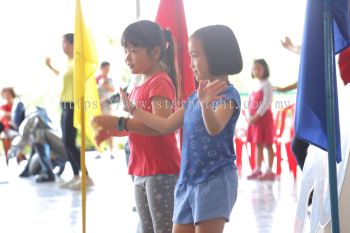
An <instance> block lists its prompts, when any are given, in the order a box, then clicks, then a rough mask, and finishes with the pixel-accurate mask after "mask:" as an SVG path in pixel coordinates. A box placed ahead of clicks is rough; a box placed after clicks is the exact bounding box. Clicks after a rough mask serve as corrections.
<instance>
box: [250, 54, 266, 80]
mask: <svg viewBox="0 0 350 233" xmlns="http://www.w3.org/2000/svg"><path fill="white" fill-rule="evenodd" d="M255 64H260V65H261V66H262V67H263V69H264V79H268V78H269V77H270V68H269V65H268V64H267V62H266V61H265V59H255V60H254V61H253V65H255ZM251 76H252V78H254V74H253V70H252V73H251Z"/></svg>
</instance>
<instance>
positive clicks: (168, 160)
mask: <svg viewBox="0 0 350 233" xmlns="http://www.w3.org/2000/svg"><path fill="white" fill-rule="evenodd" d="M122 45H123V47H124V49H125V62H126V63H127V65H128V66H129V68H130V70H131V73H132V74H142V78H141V80H140V82H139V83H138V84H137V85H136V86H135V87H134V89H133V90H132V91H131V93H130V95H129V97H130V99H131V100H132V101H133V102H135V103H136V104H137V105H139V106H140V108H143V109H144V110H145V111H147V112H148V113H149V114H151V115H152V116H158V117H160V118H167V117H169V116H170V115H171V113H172V111H173V108H172V103H173V102H175V101H176V87H177V78H176V72H175V63H174V49H175V47H174V42H173V40H172V36H171V34H170V31H167V30H162V29H161V28H160V27H159V25H158V24H156V23H154V22H151V21H147V20H142V21H138V22H136V23H133V24H130V25H129V26H128V27H127V28H126V29H125V31H124V33H123V36H122ZM94 122H95V123H94V124H95V125H96V126H97V128H99V127H101V126H103V129H104V130H103V131H100V133H99V135H97V142H98V143H100V142H101V141H102V140H105V139H107V138H109V137H110V136H129V144H130V153H131V154H130V161H129V174H130V175H133V176H134V186H135V201H136V208H137V212H138V214H139V217H140V223H141V232H142V233H160V232H162V233H171V230H172V225H173V223H172V214H173V207H174V188H175V184H176V182H177V180H178V174H179V170H180V152H179V150H178V147H177V142H176V137H175V133H172V132H169V133H168V134H165V135H160V134H159V133H158V132H157V131H155V130H153V129H151V128H149V127H147V126H146V125H144V124H143V123H142V122H141V121H139V120H136V119H135V118H131V119H130V118H124V117H114V116H99V117H96V118H94Z"/></svg>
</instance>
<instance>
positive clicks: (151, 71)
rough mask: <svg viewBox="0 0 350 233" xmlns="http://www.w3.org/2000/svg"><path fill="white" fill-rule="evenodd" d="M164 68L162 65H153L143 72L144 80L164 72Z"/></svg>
mask: <svg viewBox="0 0 350 233" xmlns="http://www.w3.org/2000/svg"><path fill="white" fill-rule="evenodd" d="M162 71H163V69H162V67H161V65H160V64H159V65H155V66H153V67H152V68H151V69H149V70H148V71H147V72H145V73H143V74H142V82H145V81H147V80H148V79H150V78H151V77H152V76H153V75H155V74H157V73H159V72H162Z"/></svg>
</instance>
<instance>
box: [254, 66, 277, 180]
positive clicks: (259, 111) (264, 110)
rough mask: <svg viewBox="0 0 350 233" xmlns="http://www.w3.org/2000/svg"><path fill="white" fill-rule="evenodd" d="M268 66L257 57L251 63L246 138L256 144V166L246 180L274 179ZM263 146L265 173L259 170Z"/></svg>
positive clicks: (272, 130)
mask: <svg viewBox="0 0 350 233" xmlns="http://www.w3.org/2000/svg"><path fill="white" fill-rule="evenodd" d="M269 76H270V71H269V67H268V65H267V63H266V61H265V60H264V59H257V60H255V61H254V63H253V68H252V78H253V79H257V80H258V82H257V85H256V88H255V89H254V90H253V91H252V92H251V94H250V96H249V115H250V118H249V127H248V136H247V140H248V141H249V142H250V143H254V144H255V146H256V155H255V161H257V162H256V164H257V166H256V168H255V170H254V171H253V173H252V174H251V175H249V176H248V180H251V179H259V180H274V179H275V174H274V173H273V172H272V165H273V160H274V157H275V153H274V151H273V149H272V145H273V140H274V132H275V131H274V121H273V115H272V111H271V103H272V86H271V83H270V82H269V80H268V78H269ZM264 148H266V149H267V152H268V164H267V169H266V171H265V173H262V171H261V164H262V161H263V159H264Z"/></svg>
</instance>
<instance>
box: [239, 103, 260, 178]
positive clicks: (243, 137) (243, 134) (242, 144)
mask: <svg viewBox="0 0 350 233" xmlns="http://www.w3.org/2000/svg"><path fill="white" fill-rule="evenodd" d="M241 116H243V117H244V120H245V121H244V122H245V127H242V128H236V132H235V138H234V144H235V149H236V157H237V160H236V163H237V168H238V169H239V170H241V169H242V154H243V148H245V150H246V151H247V153H248V157H249V164H250V167H251V169H252V171H253V170H254V168H255V166H256V165H255V145H254V144H251V143H249V142H248V141H247V126H248V116H247V114H246V112H245V110H244V109H242V111H241ZM248 144H249V146H250V152H248Z"/></svg>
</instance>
